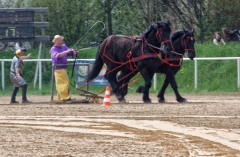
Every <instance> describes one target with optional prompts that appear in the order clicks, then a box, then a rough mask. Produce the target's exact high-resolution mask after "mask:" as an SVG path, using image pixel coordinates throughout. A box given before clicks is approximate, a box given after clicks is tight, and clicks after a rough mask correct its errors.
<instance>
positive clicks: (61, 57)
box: [50, 35, 78, 103]
mask: <svg viewBox="0 0 240 157" xmlns="http://www.w3.org/2000/svg"><path fill="white" fill-rule="evenodd" d="M63 38H64V37H63V36H60V35H55V36H54V38H53V40H52V42H53V43H54V45H53V47H52V48H51V50H50V53H51V58H52V63H53V64H67V58H68V57H69V56H75V55H76V53H78V50H73V49H69V48H68V47H67V45H66V44H63ZM54 76H55V81H56V89H57V95H58V100H61V101H64V102H66V103H71V102H72V99H71V93H70V90H69V78H68V75H67V66H55V69H54Z"/></svg>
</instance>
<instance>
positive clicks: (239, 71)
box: [0, 57, 240, 90]
mask: <svg viewBox="0 0 240 157" xmlns="http://www.w3.org/2000/svg"><path fill="white" fill-rule="evenodd" d="M78 60H80V61H93V60H94V59H78ZM183 60H185V61H187V60H189V59H188V58H183ZM200 60H203V61H209V60H237V65H236V66H237V80H238V81H237V87H238V88H240V57H210V58H194V88H195V89H197V88H198V61H200ZM11 61H12V59H0V62H1V65H2V66H1V72H2V79H1V81H2V90H4V89H5V79H4V78H5V72H4V69H5V66H4V64H5V62H11ZM68 61H69V62H71V61H74V59H68ZM24 62H37V63H38V79H39V81H38V82H39V90H42V62H51V59H27V60H24ZM9 70H10V69H9ZM7 75H9V73H8V74H7ZM156 86H157V77H156V75H155V76H154V84H153V87H154V90H156Z"/></svg>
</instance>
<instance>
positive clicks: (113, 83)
mask: <svg viewBox="0 0 240 157" xmlns="http://www.w3.org/2000/svg"><path fill="white" fill-rule="evenodd" d="M108 71H109V70H107V71H106V73H107V72H108ZM117 73H118V71H112V72H111V73H109V74H108V75H106V76H105V78H106V79H107V80H108V82H109V83H110V85H111V91H112V92H113V93H114V95H115V96H116V98H117V99H118V100H121V99H122V92H121V90H119V87H120V86H119V83H118V81H117V79H116V74H117Z"/></svg>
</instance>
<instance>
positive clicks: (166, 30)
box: [156, 21, 172, 52]
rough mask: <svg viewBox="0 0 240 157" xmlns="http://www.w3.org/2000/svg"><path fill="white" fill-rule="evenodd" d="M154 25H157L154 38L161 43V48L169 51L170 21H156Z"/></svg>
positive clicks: (170, 49)
mask: <svg viewBox="0 0 240 157" xmlns="http://www.w3.org/2000/svg"><path fill="white" fill-rule="evenodd" d="M156 25H157V27H156V29H157V33H156V38H157V40H158V42H159V43H161V48H162V49H164V50H165V51H167V52H171V51H172V45H171V40H170V34H171V28H170V25H171V23H170V22H169V21H167V22H163V21H158V22H156Z"/></svg>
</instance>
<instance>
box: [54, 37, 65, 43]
mask: <svg viewBox="0 0 240 157" xmlns="http://www.w3.org/2000/svg"><path fill="white" fill-rule="evenodd" d="M58 38H62V39H63V38H64V36H60V35H55V36H54V38H53V40H52V42H54V43H55V41H56V39H58Z"/></svg>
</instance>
